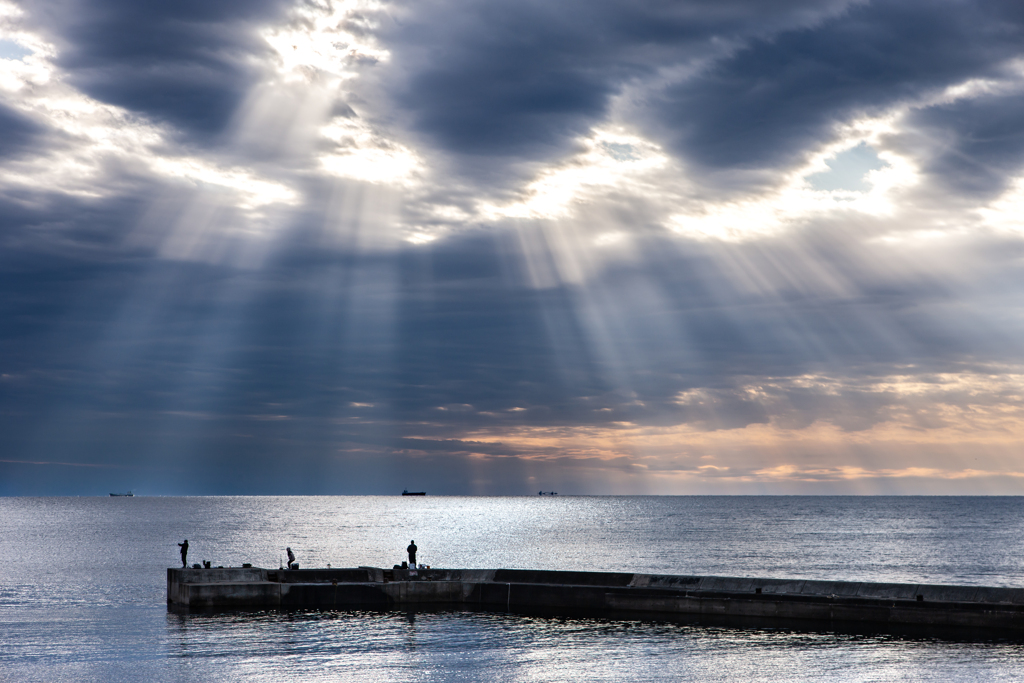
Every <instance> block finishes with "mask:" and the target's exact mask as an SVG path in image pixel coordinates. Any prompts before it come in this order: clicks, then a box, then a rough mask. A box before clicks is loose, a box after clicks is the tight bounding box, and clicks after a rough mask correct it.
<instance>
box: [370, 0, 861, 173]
mask: <svg viewBox="0 0 1024 683" xmlns="http://www.w3.org/2000/svg"><path fill="white" fill-rule="evenodd" d="M841 6H842V3H825V4H823V3H809V2H756V3H745V2H721V3H664V2H607V1H604V2H569V3H557V4H554V5H552V4H550V3H539V2H522V3H494V2H434V3H417V4H416V5H414V6H411V7H410V8H409V12H410V14H411V16H410V17H404V18H403V21H402V22H401V23H400V24H399V26H398V28H397V29H396V30H395V31H394V33H393V34H391V35H389V36H388V38H389V43H390V44H391V47H392V49H393V50H394V52H395V61H396V65H397V68H398V69H400V70H404V71H405V73H406V78H405V80H404V81H403V87H402V88H401V89H399V90H398V93H397V97H398V100H399V101H400V102H401V104H402V106H403V107H405V108H407V109H408V110H409V115H410V116H411V117H412V119H413V120H414V122H415V124H416V126H417V127H418V129H419V130H421V131H422V132H424V133H426V134H427V135H428V136H430V137H431V138H433V139H434V140H436V141H437V142H438V143H439V144H440V145H441V146H442V147H444V148H445V149H446V150H448V151H452V152H456V153H459V154H466V155H495V156H499V157H517V158H547V157H551V156H552V155H554V154H557V153H564V151H565V148H566V145H567V144H568V142H569V140H570V139H571V138H572V137H573V136H575V135H578V134H580V133H584V132H586V131H587V129H588V128H589V127H590V126H591V125H593V124H595V123H597V122H598V121H600V120H601V118H602V117H603V116H604V115H605V114H606V112H607V107H608V101H609V97H610V96H611V95H613V94H615V93H617V92H618V91H619V90H620V89H621V87H622V86H623V85H624V84H625V83H626V82H627V81H628V80H629V79H633V78H637V77H646V76H650V75H652V74H653V73H654V72H656V71H657V70H658V69H659V68H663V67H668V66H674V65H677V64H680V63H684V64H685V63H686V62H688V61H689V60H691V59H694V58H697V57H702V56H706V53H703V52H702V50H703V51H709V50H710V51H711V52H712V53H713V52H714V51H715V49H716V48H715V47H714V46H713V43H714V42H715V41H722V40H723V39H724V40H729V39H735V38H743V37H749V36H751V35H758V34H761V33H765V32H771V31H772V30H778V29H779V28H782V27H787V26H790V27H791V26H794V25H803V24H806V23H812V22H813V21H815V20H817V18H818V17H820V16H822V15H827V14H829V13H831V12H834V11H836V9H837V8H838V7H841Z"/></svg>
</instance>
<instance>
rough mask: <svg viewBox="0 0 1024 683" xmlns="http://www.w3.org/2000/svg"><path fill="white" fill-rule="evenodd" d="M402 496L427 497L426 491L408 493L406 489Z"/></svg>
mask: <svg viewBox="0 0 1024 683" xmlns="http://www.w3.org/2000/svg"><path fill="white" fill-rule="evenodd" d="M402 495H403V496H425V495H427V492H426V491H409V490H408V489H406V490H405V491H402Z"/></svg>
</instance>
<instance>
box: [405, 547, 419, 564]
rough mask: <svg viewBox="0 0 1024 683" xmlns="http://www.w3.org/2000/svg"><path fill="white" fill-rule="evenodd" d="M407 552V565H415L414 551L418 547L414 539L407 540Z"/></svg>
mask: <svg viewBox="0 0 1024 683" xmlns="http://www.w3.org/2000/svg"><path fill="white" fill-rule="evenodd" d="M405 550H406V552H408V553H409V566H410V567H415V566H416V551H417V550H419V548H417V547H416V541H409V547H408V548H406V549H405Z"/></svg>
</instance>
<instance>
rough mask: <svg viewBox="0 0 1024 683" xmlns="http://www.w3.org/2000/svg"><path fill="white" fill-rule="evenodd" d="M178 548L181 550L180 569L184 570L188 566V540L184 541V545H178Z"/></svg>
mask: <svg viewBox="0 0 1024 683" xmlns="http://www.w3.org/2000/svg"><path fill="white" fill-rule="evenodd" d="M178 547H179V548H181V568H182V569H184V568H185V567H187V566H188V539H187V538H186V539H185V542H184V543H179V544H178Z"/></svg>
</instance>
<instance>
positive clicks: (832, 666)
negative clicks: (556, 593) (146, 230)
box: [0, 496, 1024, 681]
mask: <svg viewBox="0 0 1024 683" xmlns="http://www.w3.org/2000/svg"><path fill="white" fill-rule="evenodd" d="M0 530H2V533H0V556H2V557H3V558H4V563H3V566H4V569H3V570H0V680H18V681H64V680H67V681H92V680H97V681H98V680H104V681H137V680H148V681H192V680H197V681H198V680H218V681H223V680H227V681H232V680H246V681H250V680H253V681H262V680H266V681H271V680H273V681H287V680H301V681H326V680H331V681H334V680H351V681H570V680H582V679H587V680H591V681H622V680H631V681H646V680H652V681H653V680H692V681H820V680H825V679H828V680H837V681H897V680H898V681H915V680H919V681H926V680H927V681H932V680H945V681H992V680H1022V679H1024V646H1022V645H1021V644H1019V643H1014V642H1003V641H1000V640H999V639H998V638H995V639H993V640H992V641H991V642H974V643H956V642H948V641H943V640H939V639H929V638H918V639H911V638H899V637H895V636H890V635H874V636H852V635H844V634H841V633H832V632H828V631H822V632H793V631H788V630H785V629H764V628H761V629H756V628H746V629H744V628H723V627H708V626H699V625H685V624H664V623H654V622H640V621H614V620H605V621H602V620H588V619H570V618H560V619H546V618H538V617H530V616H522V615H514V614H494V613H475V612H437V613H416V614H411V613H384V614H380V613H372V612H313V611H311V612H297V613H275V612H268V613H257V614H237V613H235V614H214V615H176V614H170V613H168V611H167V609H166V604H165V598H166V596H165V584H164V580H165V575H166V568H167V567H168V566H175V565H178V564H180V563H179V560H178V555H177V545H176V543H178V542H180V541H181V540H182V539H183V538H188V539H189V543H190V546H191V550H190V554H189V561H190V562H193V561H195V562H198V561H200V560H210V561H211V562H212V563H213V565H214V566H217V565H224V566H230V565H235V566H237V565H240V564H241V563H242V562H251V563H253V564H255V565H257V566H266V567H277V566H279V564H280V563H281V561H282V558H283V555H284V548H285V547H286V546H291V547H292V548H293V549H294V550H295V552H296V554H297V555H298V559H299V561H300V563H301V564H302V566H304V567H315V566H326V565H327V564H328V563H330V564H331V565H333V566H335V567H339V566H358V565H372V566H384V567H390V566H391V565H393V564H395V563H397V562H400V561H401V560H402V559H404V557H403V555H404V553H403V549H404V548H405V546H406V545H408V543H409V541H410V540H411V539H415V540H416V543H417V545H418V546H419V548H420V553H419V558H418V559H419V560H420V561H421V562H425V563H427V564H430V565H433V566H435V567H486V568H495V567H506V568H541V569H590V570H603V571H629V572H634V571H637V572H650V573H673V574H718V575H728V576H768V577H800V578H815V579H821V578H828V579H841V580H868V581H900V582H930V583H958V584H982V585H996V586H1019V585H1024V499H1021V498H988V497H985V498H980V497H979V498H959V497H957V498H933V497H923V498H916V497H915V498H903V497H893V498H889V497H881V498H875V497H870V498H868V497H795V498H794V497H692V496H685V497H555V498H541V497H536V498H479V497H430V496H428V497H425V498H402V497H398V496H394V497H283V498H276V497H244V498H144V497H137V498H7V499H0Z"/></svg>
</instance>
